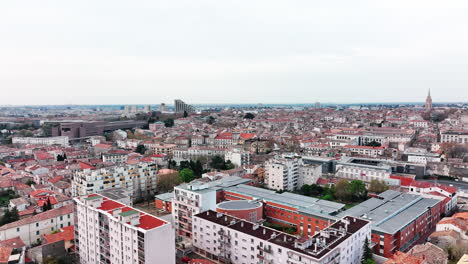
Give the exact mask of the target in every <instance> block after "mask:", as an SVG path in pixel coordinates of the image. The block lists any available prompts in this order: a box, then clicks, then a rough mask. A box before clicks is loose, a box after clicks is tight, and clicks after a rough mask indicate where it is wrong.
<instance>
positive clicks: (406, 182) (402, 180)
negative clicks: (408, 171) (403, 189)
mask: <svg viewBox="0 0 468 264" xmlns="http://www.w3.org/2000/svg"><path fill="white" fill-rule="evenodd" d="M390 179H397V180H400V185H401V186H410V185H411V183H413V182H414V180H413V179H412V178H408V177H403V176H396V175H390Z"/></svg>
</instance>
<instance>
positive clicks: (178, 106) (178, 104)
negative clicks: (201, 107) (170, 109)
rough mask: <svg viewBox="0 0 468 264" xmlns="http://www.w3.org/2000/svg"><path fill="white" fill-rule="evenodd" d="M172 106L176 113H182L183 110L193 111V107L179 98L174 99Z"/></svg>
mask: <svg viewBox="0 0 468 264" xmlns="http://www.w3.org/2000/svg"><path fill="white" fill-rule="evenodd" d="M174 107H175V112H176V113H183V112H187V113H191V112H195V107H193V106H191V105H188V104H186V103H185V102H184V101H182V100H180V99H176V100H174Z"/></svg>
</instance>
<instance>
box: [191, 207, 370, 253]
mask: <svg viewBox="0 0 468 264" xmlns="http://www.w3.org/2000/svg"><path fill="white" fill-rule="evenodd" d="M194 217H199V218H201V219H204V220H207V221H210V222H212V223H216V224H218V225H222V226H225V227H227V228H230V229H233V230H236V231H238V232H242V233H245V234H248V235H250V236H254V237H256V238H259V239H261V240H264V241H268V242H270V243H273V244H276V245H279V246H282V247H285V248H288V249H290V250H293V251H296V252H299V253H302V254H305V255H308V256H310V257H313V258H315V259H321V258H322V257H324V256H325V255H327V254H328V253H329V252H330V251H332V250H333V249H335V248H336V247H337V246H338V245H340V244H341V243H342V242H343V241H344V240H346V239H347V238H349V237H350V236H351V235H352V234H354V233H356V232H357V231H359V230H360V229H361V228H363V227H364V226H366V225H367V224H369V221H367V220H363V219H358V218H354V217H350V216H346V217H344V218H343V219H340V220H339V221H337V222H335V223H334V224H332V225H331V226H329V227H327V228H326V229H324V230H322V231H320V232H317V233H316V234H315V235H314V236H312V237H296V236H293V235H290V234H287V233H283V232H280V231H277V230H274V229H272V228H268V227H265V226H261V225H258V224H255V223H252V222H248V221H245V220H243V219H239V218H235V217H232V216H228V215H225V214H222V213H217V212H214V211H211V210H209V211H206V212H203V213H199V214H197V215H195V216H194ZM319 240H320V241H321V242H320V243H319ZM315 244H317V249H315Z"/></svg>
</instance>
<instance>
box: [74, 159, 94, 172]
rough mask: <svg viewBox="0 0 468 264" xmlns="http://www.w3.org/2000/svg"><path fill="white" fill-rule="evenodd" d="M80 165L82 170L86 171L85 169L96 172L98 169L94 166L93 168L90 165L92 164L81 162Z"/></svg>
mask: <svg viewBox="0 0 468 264" xmlns="http://www.w3.org/2000/svg"><path fill="white" fill-rule="evenodd" d="M78 163H79V164H80V168H81V169H82V170H85V169H91V170H94V169H96V168H95V167H94V166H92V165H90V164H88V163H86V162H82V161H79V162H78Z"/></svg>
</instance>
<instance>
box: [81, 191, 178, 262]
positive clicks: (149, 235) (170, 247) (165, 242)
mask: <svg viewBox="0 0 468 264" xmlns="http://www.w3.org/2000/svg"><path fill="white" fill-rule="evenodd" d="M74 201H75V203H76V222H75V245H76V251H77V252H78V255H79V257H80V263H82V264H94V263H122V264H132V263H135V264H141V263H175V255H176V252H175V239H174V231H173V229H172V226H171V224H170V223H169V222H166V221H164V220H161V219H159V218H157V217H155V216H152V215H149V214H146V213H144V212H142V211H139V210H136V209H134V208H132V207H129V206H126V205H125V204H122V203H119V202H116V201H114V200H111V199H109V198H106V197H104V196H101V195H98V194H91V195H86V196H82V197H77V198H75V199H74Z"/></svg>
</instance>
